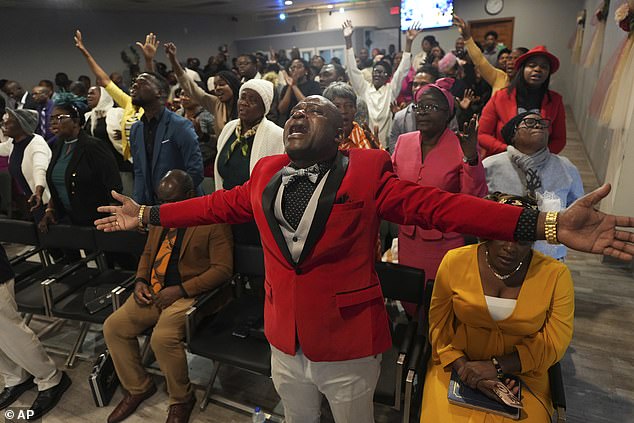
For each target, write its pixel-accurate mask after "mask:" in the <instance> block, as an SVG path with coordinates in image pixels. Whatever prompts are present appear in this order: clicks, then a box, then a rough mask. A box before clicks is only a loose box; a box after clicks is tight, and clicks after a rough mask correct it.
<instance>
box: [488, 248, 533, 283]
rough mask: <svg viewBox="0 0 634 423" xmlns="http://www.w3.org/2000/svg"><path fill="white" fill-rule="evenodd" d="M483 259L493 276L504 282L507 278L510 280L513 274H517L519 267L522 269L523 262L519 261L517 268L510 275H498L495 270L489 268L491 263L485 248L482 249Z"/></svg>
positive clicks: (491, 267)
mask: <svg viewBox="0 0 634 423" xmlns="http://www.w3.org/2000/svg"><path fill="white" fill-rule="evenodd" d="M484 259H485V261H486V263H487V266H489V269H490V270H491V272H493V274H494V275H495V276H496V277H497V278H498V279H501V280H506V279H508V278H510V277H511V276H513V275H514V274H515V273H517V271H518V270H520V267H522V264H524V260H520V264H518V265H517V267H516V268H515V270H513V271H512V272H511V273H509V274H508V275H500V274H499V273H498V272H496V271H495V270H493V266H491V263H489V249H488V248H486V247H485V249H484Z"/></svg>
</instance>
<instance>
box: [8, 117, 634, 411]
mask: <svg viewBox="0 0 634 423" xmlns="http://www.w3.org/2000/svg"><path fill="white" fill-rule="evenodd" d="M569 116H571V114H570V113H569ZM567 125H568V145H567V147H566V149H565V150H564V152H563V153H562V154H564V155H566V156H567V157H569V158H570V159H571V160H572V161H573V163H575V164H576V165H577V167H578V168H579V170H580V172H581V175H582V177H583V181H584V186H585V188H586V191H589V190H591V189H593V188H595V187H596V186H597V185H598V184H597V181H596V178H595V176H594V173H593V172H592V169H591V168H590V165H589V163H588V160H587V157H586V155H585V152H584V150H583V146H582V143H581V141H580V137H579V134H578V132H577V130H576V125H575V123H574V122H573V121H572V120H569V122H568V123H567ZM633 213H634V212H633ZM567 264H568V265H569V266H570V269H571V271H572V274H573V278H574V282H575V292H576V300H575V301H576V312H575V333H574V338H573V340H572V344H571V345H570V348H569V350H568V353H567V354H566V356H565V357H564V359H563V361H562V364H563V372H564V383H565V387H566V397H567V403H568V421H569V422H589V423H590V422H592V423H603V422H605V423H607V422H634V366H633V364H632V363H633V361H634V360H633V359H634V353H633V351H634V277H633V276H632V271H631V268H630V266H629V264H627V265H624V264H621V263H618V264H614V263H603V262H602V258H601V257H599V256H593V255H589V254H582V253H575V252H571V253H570V254H569V258H568V261H567ZM42 325H43V322H41V321H34V322H33V323H32V327H34V328H35V329H36V330H38V329H40V328H41V327H42ZM95 329H97V330H96V331H95V332H91V333H90V334H89V337H88V341H87V343H86V344H85V348H84V349H85V352H87V353H88V354H90V353H91V351H93V350H94V349H99V348H102V346H101V345H102V338H101V335H100V333H99V332H98V329H99V328H98V327H96V328H95ZM76 330H77V329H76V327H75V325H73V324H72V323H69V324H67V326H66V327H65V329H64V330H63V331H62V333H61V334H58V335H56V336H54V337H50V338H47V339H45V342H46V343H47V344H49V345H57V346H59V347H66V348H69V346H70V344H71V342H72V336H73V334H74V333H76ZM54 358H55V359H56V361H57V362H58V364H59V365H60V367H61V366H62V365H63V359H62V357H60V356H54ZM90 367H91V365H90V363H89V362H87V361H79V362H78V365H77V366H76V368H73V369H71V370H68V373H69V375H70V376H71V378H72V380H73V385H72V387H71V388H70V391H69V393H68V394H67V395H65V396H64V398H63V399H62V401H61V402H60V404H59V406H58V407H57V408H56V409H55V410H54V411H52V412H51V413H50V414H48V415H47V416H46V417H45V418H44V422H45V423H75V422H78V423H79V422H87V423H88V422H91V423H92V422H100V421H106V417H107V416H108V414H109V413H110V412H111V410H112V404H116V403H117V402H118V401H119V400H120V399H121V392H120V390H119V391H118V392H117V393H116V395H115V397H114V399H113V402H112V404H111V405H110V406H109V407H106V408H96V407H95V406H94V404H93V401H92V398H91V396H90V390H89V387H88V381H87V378H88V374H89V373H90ZM190 369H191V371H190V374H191V375H192V380H193V382H194V383H195V384H197V385H198V386H203V385H204V384H205V382H206V380H207V378H208V376H209V372H210V369H211V363H210V362H209V361H207V360H205V359H201V358H192V359H191V360H190ZM156 381H157V384H159V392H158V393H157V394H156V395H155V396H154V397H152V398H151V399H149V400H148V401H147V402H146V403H145V404H144V405H142V406H141V407H140V409H139V410H138V412H137V414H136V415H134V416H132V417H130V418H129V419H128V420H126V421H127V422H130V423H135V422H139V423H141V422H143V423H148V422H152V423H153V422H160V421H163V420H164V419H165V417H166V415H167V412H166V410H167V394H166V393H165V389H164V386H165V385H164V383H163V380H162V378H160V377H156ZM216 389H217V390H218V391H224V392H225V393H226V394H227V396H229V397H231V398H232V399H235V400H238V401H243V402H246V403H249V404H251V405H253V406H255V405H260V406H262V407H264V408H267V409H269V410H273V409H276V410H277V411H278V412H280V411H281V407H280V405H279V398H278V397H277V395H276V393H275V390H274V388H273V386H272V383H271V382H270V380H268V379H266V378H262V377H259V376H255V375H250V374H247V373H243V372H239V371H235V370H230V369H226V370H221V371H220V373H219V377H218V381H217V384H216ZM202 394H203V392H202V390H198V391H197V397H198V398H199V399H200V398H201V397H202ZM34 398H35V392H29V393H27V394H25V395H24V396H23V397H22V398H21V399H20V401H19V402H18V403H17V404H15V405H16V406H22V407H27V406H28V405H30V404H31V402H32V401H33V399H34ZM322 420H323V421H324V422H332V418H331V417H330V416H329V413H328V410H327V406H326V405H325V404H324V418H323V419H322ZM376 420H377V422H380V423H388V422H390V423H391V422H397V421H398V414H397V413H396V412H394V411H392V410H390V409H388V408H386V407H381V406H377V407H376ZM190 421H191V422H210V423H211V422H213V423H232V422H236V423H239V422H244V423H246V422H250V421H251V418H250V416H249V415H247V414H244V413H242V412H238V411H236V410H232V409H229V408H226V407H223V406H220V405H217V404H215V403H211V404H209V406H208V407H207V409H206V410H205V411H204V412H201V411H199V410H198V407H197V408H196V411H195V412H194V414H193V417H192V419H191V420H190ZM429 421H430V422H431V421H433V420H429Z"/></svg>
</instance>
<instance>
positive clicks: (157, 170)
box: [130, 109, 203, 205]
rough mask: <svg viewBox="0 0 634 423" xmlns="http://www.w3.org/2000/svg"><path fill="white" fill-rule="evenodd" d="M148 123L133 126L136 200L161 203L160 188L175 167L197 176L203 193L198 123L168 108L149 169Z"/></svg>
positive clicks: (161, 124)
mask: <svg viewBox="0 0 634 423" xmlns="http://www.w3.org/2000/svg"><path fill="white" fill-rule="evenodd" d="M143 127H144V123H143V121H142V120H139V121H138V122H136V123H135V124H134V125H132V128H131V129H130V151H131V152H132V158H133V160H134V195H133V198H134V201H136V202H137V203H139V204H147V205H154V204H157V202H158V201H157V200H158V199H157V197H156V188H157V187H158V184H159V182H160V181H161V179H162V178H163V176H165V174H166V173H167V172H168V171H170V170H172V169H181V170H184V171H185V172H187V173H188V174H189V176H191V177H192V179H193V180H194V186H195V187H196V193H197V194H198V195H203V191H202V187H201V186H200V184H201V182H202V181H203V157H202V154H201V153H200V146H199V145H198V136H196V132H195V131H194V125H192V123H191V122H190V121H189V120H188V119H185V118H184V117H181V116H178V115H177V114H176V113H174V112H171V111H169V110H167V109H164V111H163V115H162V116H161V120H160V121H159V123H158V126H157V128H156V137H155V139H154V153H153V155H152V164H151V166H150V168H149V169H148V163H147V155H146V150H145V142H144V140H143Z"/></svg>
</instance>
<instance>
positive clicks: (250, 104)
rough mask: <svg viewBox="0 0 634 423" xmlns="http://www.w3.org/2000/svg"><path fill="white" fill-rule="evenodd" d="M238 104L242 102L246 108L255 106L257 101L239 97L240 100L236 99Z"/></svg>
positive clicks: (251, 98)
mask: <svg viewBox="0 0 634 423" xmlns="http://www.w3.org/2000/svg"><path fill="white" fill-rule="evenodd" d="M238 102H242V103H244V104H246V105H247V106H257V104H258V99H257V98H254V97H245V96H240V98H239V99H238Z"/></svg>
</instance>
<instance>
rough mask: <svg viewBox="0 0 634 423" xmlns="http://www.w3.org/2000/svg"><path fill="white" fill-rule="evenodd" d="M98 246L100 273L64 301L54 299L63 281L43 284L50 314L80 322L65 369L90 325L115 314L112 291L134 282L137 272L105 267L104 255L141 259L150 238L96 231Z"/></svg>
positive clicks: (71, 364)
mask: <svg viewBox="0 0 634 423" xmlns="http://www.w3.org/2000/svg"><path fill="white" fill-rule="evenodd" d="M94 235H95V241H96V247H97V250H98V251H99V253H102V254H100V255H98V256H97V257H96V261H97V263H98V264H99V270H100V273H99V274H97V275H95V276H94V277H92V278H91V279H89V280H87V281H86V283H85V284H83V285H81V286H79V287H77V289H75V290H74V291H72V292H71V293H69V294H68V295H67V296H66V297H64V298H62V299H57V300H56V299H55V298H54V297H53V292H54V290H55V288H56V286H57V285H58V284H59V283H63V281H64V280H63V279H62V280H61V281H60V280H54V279H53V280H50V281H49V282H48V283H46V284H44V293H45V296H46V299H47V302H48V303H49V304H50V305H51V313H50V314H51V315H52V316H53V317H59V318H62V319H68V320H76V321H79V322H81V323H80V332H79V335H78V337H77V339H76V341H75V343H74V345H73V347H72V349H71V350H70V353H69V354H68V357H67V359H66V366H67V367H72V366H73V364H74V363H75V358H76V355H77V352H78V351H79V349H80V348H81V345H82V344H83V342H84V339H85V338H86V335H87V333H88V330H89V329H90V324H93V323H96V324H103V322H104V321H105V320H106V319H107V318H108V316H109V315H110V314H111V313H112V311H113V301H112V291H113V290H115V288H117V287H118V286H120V285H122V284H126V283H129V282H130V281H133V280H134V279H135V275H136V272H134V271H130V270H121V269H109V268H106V266H105V263H104V262H105V260H104V257H103V253H122V254H130V255H132V256H136V257H137V258H138V257H140V255H141V253H142V252H143V247H144V246H145V240H146V238H147V236H146V235H145V234H140V233H138V232H113V233H105V232H101V231H95V233H94Z"/></svg>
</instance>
